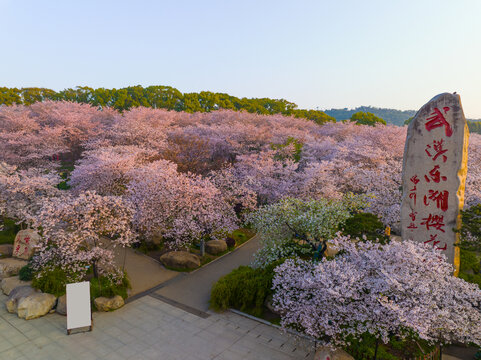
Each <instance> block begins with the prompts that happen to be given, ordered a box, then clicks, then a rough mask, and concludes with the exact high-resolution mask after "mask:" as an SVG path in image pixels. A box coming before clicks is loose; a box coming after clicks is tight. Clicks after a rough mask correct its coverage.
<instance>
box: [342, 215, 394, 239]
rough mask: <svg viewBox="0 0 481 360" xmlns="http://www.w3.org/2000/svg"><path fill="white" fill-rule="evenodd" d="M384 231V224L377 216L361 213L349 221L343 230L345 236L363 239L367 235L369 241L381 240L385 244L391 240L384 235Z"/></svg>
mask: <svg viewBox="0 0 481 360" xmlns="http://www.w3.org/2000/svg"><path fill="white" fill-rule="evenodd" d="M384 229H385V227H384V224H383V223H382V222H381V221H380V220H379V218H378V217H377V216H376V215H374V214H371V213H359V214H354V215H353V216H351V217H350V218H349V219H347V220H346V222H345V223H344V225H343V226H342V229H341V230H342V232H343V234H344V235H350V236H351V237H352V238H356V237H358V238H359V239H362V236H363V235H365V236H366V237H367V240H370V241H375V240H376V239H379V241H380V242H382V243H385V242H386V241H389V238H388V237H387V236H385V235H384Z"/></svg>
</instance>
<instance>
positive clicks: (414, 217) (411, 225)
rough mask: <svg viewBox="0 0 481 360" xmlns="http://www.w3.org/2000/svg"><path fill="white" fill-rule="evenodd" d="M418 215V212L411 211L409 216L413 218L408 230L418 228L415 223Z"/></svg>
mask: <svg viewBox="0 0 481 360" xmlns="http://www.w3.org/2000/svg"><path fill="white" fill-rule="evenodd" d="M417 214H418V213H417V212H416V211H411V213H410V214H409V217H410V218H411V223H410V224H409V226H408V229H411V231H412V230H414V229H417V228H418V227H417V226H416V224H415V223H414V221H415V220H416V215H417Z"/></svg>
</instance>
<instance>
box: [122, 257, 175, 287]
mask: <svg viewBox="0 0 481 360" xmlns="http://www.w3.org/2000/svg"><path fill="white" fill-rule="evenodd" d="M115 262H116V263H117V265H118V266H119V267H120V268H121V269H122V268H125V270H126V271H127V274H128V276H129V279H130V282H131V284H132V289H131V290H130V295H131V296H132V295H137V294H139V293H142V292H144V291H146V290H149V289H152V288H153V287H155V286H157V285H159V284H162V283H165V282H166V281H168V280H170V279H172V278H174V277H176V276H179V275H180V274H181V273H179V272H177V271H171V270H168V269H166V268H165V267H163V266H162V265H161V264H160V263H159V262H158V261H155V260H154V259H152V258H151V257H149V256H147V255H144V254H141V253H138V252H135V251H134V250H132V249H130V248H116V249H115Z"/></svg>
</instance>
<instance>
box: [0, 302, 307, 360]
mask: <svg viewBox="0 0 481 360" xmlns="http://www.w3.org/2000/svg"><path fill="white" fill-rule="evenodd" d="M5 300H6V296H4V295H0V302H2V303H3V302H5ZM93 319H94V322H93V323H94V328H93V331H92V332H86V333H78V334H72V335H66V331H65V328H66V318H65V317H64V316H61V315H58V314H55V313H54V314H50V315H47V316H44V317H42V318H39V319H35V320H29V321H25V320H23V319H19V318H18V317H17V315H16V314H9V313H7V312H6V310H5V308H4V307H3V306H2V307H0V334H1V335H0V359H2V360H16V359H18V360H20V359H23V360H26V359H28V360H67V359H69V360H77V359H83V360H92V359H102V360H123V359H129V360H147V359H155V360H184V359H192V360H206V359H216V360H221V359H225V360H227V359H229V360H241V359H247V360H249V359H252V360H253V359H266V360H269V359H272V360H283V359H285V360H294V359H306V358H311V357H312V348H311V347H310V344H309V343H307V342H304V341H298V340H296V339H294V338H292V337H290V336H288V335H286V334H283V333H280V332H279V331H278V330H277V329H274V328H272V327H270V326H267V325H264V324H261V323H258V322H256V321H253V320H250V319H246V318H244V317H242V316H239V315H236V314H233V313H230V312H225V313H223V314H216V313H211V314H209V317H207V318H201V317H199V316H195V315H192V314H190V313H188V312H185V311H183V310H180V309H178V308H176V307H173V306H171V305H169V304H166V303H165V302H163V301H159V300H157V299H155V298H154V297H152V296H145V297H142V298H140V299H137V300H135V301H133V302H131V303H129V304H127V305H125V306H124V307H123V308H121V309H119V310H116V311H115V312H111V313H98V312H97V313H94V314H93Z"/></svg>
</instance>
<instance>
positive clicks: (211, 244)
mask: <svg viewBox="0 0 481 360" xmlns="http://www.w3.org/2000/svg"><path fill="white" fill-rule="evenodd" d="M226 250H227V243H226V242H225V241H224V240H210V241H207V242H206V243H205V251H206V252H207V253H209V254H211V255H217V254H220V253H221V252H223V251H226Z"/></svg>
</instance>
